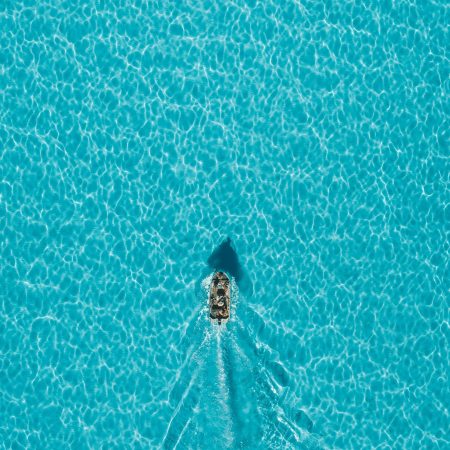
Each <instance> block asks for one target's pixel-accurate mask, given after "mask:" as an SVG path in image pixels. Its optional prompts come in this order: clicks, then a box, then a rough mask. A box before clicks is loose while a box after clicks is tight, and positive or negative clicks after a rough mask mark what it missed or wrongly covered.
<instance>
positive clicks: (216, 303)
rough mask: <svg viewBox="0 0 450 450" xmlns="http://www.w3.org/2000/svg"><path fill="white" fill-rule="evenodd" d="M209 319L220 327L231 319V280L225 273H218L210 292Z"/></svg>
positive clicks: (215, 275) (212, 282)
mask: <svg viewBox="0 0 450 450" xmlns="http://www.w3.org/2000/svg"><path fill="white" fill-rule="evenodd" d="M209 317H210V318H211V320H212V321H215V320H217V322H218V323H219V325H220V324H221V323H222V322H223V323H226V322H227V321H228V319H229V317H230V279H229V278H228V276H227V275H226V274H225V273H224V272H216V273H215V274H214V275H213V277H212V281H211V287H210V290H209Z"/></svg>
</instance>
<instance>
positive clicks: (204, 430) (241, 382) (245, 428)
mask: <svg viewBox="0 0 450 450" xmlns="http://www.w3.org/2000/svg"><path fill="white" fill-rule="evenodd" d="M210 280H211V276H208V277H206V278H205V279H204V280H203V282H202V283H201V285H202V291H203V292H202V293H201V295H202V296H203V300H202V304H203V305H205V306H204V307H202V308H201V309H199V310H198V311H197V313H196V314H197V316H196V317H194V318H193V319H192V321H191V322H192V323H190V324H189V326H188V327H187V330H186V333H185V336H184V339H183V342H182V344H181V347H182V349H183V355H184V357H183V362H182V364H181V365H180V367H179V371H178V373H177V377H176V378H175V379H174V381H173V383H172V384H171V386H170V392H169V395H168V399H167V401H168V403H169V405H170V407H171V408H172V415H171V417H170V420H169V421H168V423H167V424H166V428H165V434H164V437H163V441H162V448H164V449H175V448H217V449H221V448H223V449H225V448H254V449H258V448H295V449H298V448H305V449H317V448H322V446H321V445H320V444H321V440H320V439H319V438H318V436H317V435H316V434H315V433H314V432H313V424H312V422H311V420H310V419H309V418H308V416H307V415H306V414H305V413H304V412H302V411H300V413H299V409H298V407H297V405H295V399H294V396H293V395H291V392H292V387H291V381H292V380H291V378H292V377H291V376H290V374H289V373H288V371H287V370H286V369H285V368H284V367H283V364H282V363H281V362H280V361H279V358H278V356H277V355H278V354H277V352H276V350H274V349H273V348H271V347H270V345H269V344H268V343H267V342H264V341H263V340H262V339H263V337H262V336H261V334H258V333H257V332H255V331H254V330H258V329H261V328H262V327H263V325H264V323H259V322H261V321H262V322H264V319H263V318H262V317H261V316H260V315H259V314H258V313H256V312H255V311H254V310H253V309H252V308H251V307H250V306H249V305H245V306H244V305H241V304H240V303H239V300H238V298H239V296H238V293H239V291H238V288H237V285H236V283H235V281H234V279H232V283H233V284H232V300H231V304H232V313H231V316H230V321H229V322H228V323H227V324H226V325H221V326H219V325H217V324H211V323H210V321H209V319H208V308H207V298H208V297H207V289H208V287H209V283H210ZM250 323H251V324H253V325H254V326H249V324H250Z"/></svg>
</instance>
